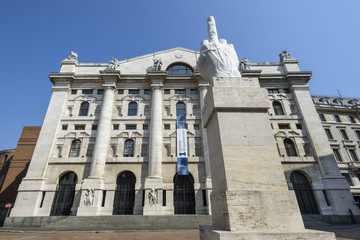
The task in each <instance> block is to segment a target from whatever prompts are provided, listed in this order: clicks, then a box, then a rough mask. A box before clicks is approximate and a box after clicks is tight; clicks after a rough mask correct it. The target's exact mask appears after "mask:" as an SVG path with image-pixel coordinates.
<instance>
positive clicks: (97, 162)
mask: <svg viewBox="0 0 360 240" xmlns="http://www.w3.org/2000/svg"><path fill="white" fill-rule="evenodd" d="M100 73H101V75H102V77H103V79H104V85H103V86H104V97H103V102H102V107H101V112H100V117H99V123H98V129H97V131H96V139H95V145H94V151H93V156H92V162H91V167H90V175H89V177H88V178H87V179H84V182H83V185H82V188H81V189H82V193H81V200H80V206H79V208H78V211H77V215H78V216H95V215H100V214H101V209H102V208H101V202H102V196H103V189H104V170H105V163H106V157H107V152H108V149H109V147H110V146H109V145H110V133H111V120H112V113H113V106H114V98H115V93H114V92H115V89H116V81H117V80H118V79H119V77H120V72H118V71H101V72H100ZM88 190H93V192H94V196H93V203H92V205H89V206H85V204H84V202H85V198H86V195H85V194H86V193H87V191H88Z"/></svg>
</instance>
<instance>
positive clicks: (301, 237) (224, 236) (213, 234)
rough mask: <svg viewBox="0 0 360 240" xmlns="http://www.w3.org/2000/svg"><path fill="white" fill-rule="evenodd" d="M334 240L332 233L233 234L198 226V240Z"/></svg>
mask: <svg viewBox="0 0 360 240" xmlns="http://www.w3.org/2000/svg"><path fill="white" fill-rule="evenodd" d="M242 239H244V240H245V239H246V240H262V239H264V240H291V239H294V240H295V239H296V240H309V239H311V240H336V237H335V234H334V233H329V232H321V231H314V230H304V231H299V232H261V231H259V232H233V231H224V230H221V229H216V228H214V227H213V226H200V240H242Z"/></svg>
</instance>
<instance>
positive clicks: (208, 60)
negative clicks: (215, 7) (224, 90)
mask: <svg viewBox="0 0 360 240" xmlns="http://www.w3.org/2000/svg"><path fill="white" fill-rule="evenodd" d="M207 29H208V40H204V41H202V42H201V44H200V57H199V61H198V66H197V68H198V70H199V72H200V74H201V76H202V77H203V78H205V79H206V80H208V81H210V80H212V78H213V77H240V76H241V74H240V72H239V59H238V57H237V55H236V52H235V49H234V46H233V45H232V44H227V41H226V40H225V39H220V40H219V39H218V35H217V31H216V25H215V19H214V17H213V16H210V17H208V19H207Z"/></svg>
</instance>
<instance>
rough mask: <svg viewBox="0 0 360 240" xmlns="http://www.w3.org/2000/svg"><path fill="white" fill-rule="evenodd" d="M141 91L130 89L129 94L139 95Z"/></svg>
mask: <svg viewBox="0 0 360 240" xmlns="http://www.w3.org/2000/svg"><path fill="white" fill-rule="evenodd" d="M139 93H140V90H139V89H129V94H139Z"/></svg>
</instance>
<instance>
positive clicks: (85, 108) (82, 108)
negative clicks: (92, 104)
mask: <svg viewBox="0 0 360 240" xmlns="http://www.w3.org/2000/svg"><path fill="white" fill-rule="evenodd" d="M88 112H89V103H88V102H83V103H81V105H80V111H79V116H87V115H88Z"/></svg>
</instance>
